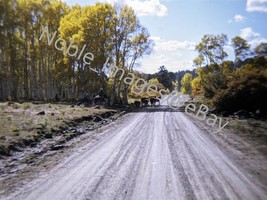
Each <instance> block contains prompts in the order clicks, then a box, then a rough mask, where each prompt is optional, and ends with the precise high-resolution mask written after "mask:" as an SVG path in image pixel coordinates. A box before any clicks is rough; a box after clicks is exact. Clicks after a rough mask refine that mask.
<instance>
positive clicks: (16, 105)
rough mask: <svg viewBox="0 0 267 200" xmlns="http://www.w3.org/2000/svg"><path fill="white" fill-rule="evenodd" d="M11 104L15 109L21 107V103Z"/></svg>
mask: <svg viewBox="0 0 267 200" xmlns="http://www.w3.org/2000/svg"><path fill="white" fill-rule="evenodd" d="M11 106H12V108H14V109H18V108H19V107H20V104H19V103H13V104H12V105H11Z"/></svg>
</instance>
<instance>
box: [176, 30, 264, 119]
mask: <svg viewBox="0 0 267 200" xmlns="http://www.w3.org/2000/svg"><path fill="white" fill-rule="evenodd" d="M227 40H228V39H227V36H226V35H225V34H221V35H205V36H204V37H203V38H202V40H201V42H200V43H198V44H197V45H196V51H197V52H198V56H197V58H195V59H194V65H195V66H196V74H195V73H193V72H191V73H185V74H184V76H183V77H182V79H181V92H182V93H186V94H190V95H192V96H202V97H204V98H205V100H206V103H207V104H208V105H210V106H214V107H216V108H217V110H218V111H225V112H227V113H229V114H232V113H233V112H236V111H239V110H246V111H249V112H253V113H255V112H258V113H261V115H265V116H266V115H267V106H266V101H267V57H266V56H267V43H264V42H263V43H261V44H259V45H258V46H256V47H255V48H254V49H252V48H251V46H250V45H249V43H248V42H247V41H246V40H245V39H243V38H241V37H240V36H236V37H234V38H233V39H232V40H231V45H232V48H233V49H234V54H235V60H234V61H229V60H226V57H227V53H226V52H225V48H224V47H225V45H226V44H227Z"/></svg>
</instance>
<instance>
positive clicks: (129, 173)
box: [6, 110, 267, 200]
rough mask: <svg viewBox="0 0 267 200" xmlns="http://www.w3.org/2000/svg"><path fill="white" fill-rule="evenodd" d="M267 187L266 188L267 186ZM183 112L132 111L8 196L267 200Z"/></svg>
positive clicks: (257, 185) (34, 197) (247, 176)
mask: <svg viewBox="0 0 267 200" xmlns="http://www.w3.org/2000/svg"><path fill="white" fill-rule="evenodd" d="M265 191H266V190H265ZM265 191H264V186H262V185H260V184H259V183H258V182H257V181H256V180H252V177H250V176H249V175H248V174H246V173H245V172H243V171H242V170H240V166H236V165H235V164H234V162H233V161H232V160H231V159H229V158H228V157H227V155H225V154H224V153H223V152H222V151H221V150H220V149H219V148H218V147H217V146H216V145H215V144H214V143H213V142H212V141H211V140H210V139H209V137H207V135H206V134H204V133H203V130H201V129H199V127H197V126H196V125H194V123H192V122H191V121H190V119H189V118H188V117H187V116H186V115H185V114H184V113H181V112H169V111H166V110H162V111H158V112H138V113H130V114H127V115H126V116H125V117H123V119H122V120H121V123H114V124H112V125H110V126H109V129H108V130H105V131H103V132H101V133H99V134H98V135H97V138H96V140H93V141H88V144H87V145H85V146H83V147H79V149H77V152H76V153H75V154H74V155H72V156H71V157H69V158H66V160H65V161H64V162H62V163H61V164H60V166H57V167H56V168H55V169H54V170H52V171H51V172H50V173H49V174H47V175H45V176H43V177H40V178H38V179H36V180H34V181H33V182H31V183H29V184H27V185H26V186H25V187H24V188H21V190H19V191H18V192H17V193H14V194H13V195H12V196H9V197H7V198H6V199H32V200H38V199H44V200H47V199H53V200H57V199H62V200H63V199H64V200H68V199H69V200H73V199H99V200H105V199H107V200H110V199H134V200H135V199H136V200H143V199H144V200H146V199H153V200H155V199H156V200H157V199H159V200H164V199H187V200H188V199H249V200H251V199H267V194H266V192H265Z"/></svg>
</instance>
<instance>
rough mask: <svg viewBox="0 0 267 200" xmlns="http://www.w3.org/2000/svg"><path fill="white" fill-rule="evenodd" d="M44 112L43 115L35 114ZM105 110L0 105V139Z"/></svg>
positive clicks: (55, 105)
mask: <svg viewBox="0 0 267 200" xmlns="http://www.w3.org/2000/svg"><path fill="white" fill-rule="evenodd" d="M41 111H45V115H37V113H39V112H41ZM107 111H109V110H107V109H100V110H99V109H93V108H81V107H78V106H75V107H74V108H71V106H70V105H60V104H38V105H35V104H32V103H23V104H19V103H14V104H11V105H10V106H9V105H8V104H7V103H0V116H1V117H0V118H1V120H0V138H2V137H4V136H18V135H20V136H22V137H23V136H26V135H29V134H30V133H31V132H32V131H33V132H34V131H35V130H36V129H48V130H50V129H51V128H52V127H57V126H60V125H61V124H62V123H63V122H64V121H68V120H72V119H75V118H81V117H84V116H88V115H92V114H101V113H104V112H107Z"/></svg>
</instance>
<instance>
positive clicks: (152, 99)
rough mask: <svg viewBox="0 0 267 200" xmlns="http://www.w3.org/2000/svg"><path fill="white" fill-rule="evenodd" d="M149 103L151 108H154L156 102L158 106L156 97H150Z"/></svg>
mask: <svg viewBox="0 0 267 200" xmlns="http://www.w3.org/2000/svg"><path fill="white" fill-rule="evenodd" d="M149 101H150V104H151V106H155V105H156V103H157V102H158V103H159V105H160V100H159V99H157V98H156V97H150V98H149Z"/></svg>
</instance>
